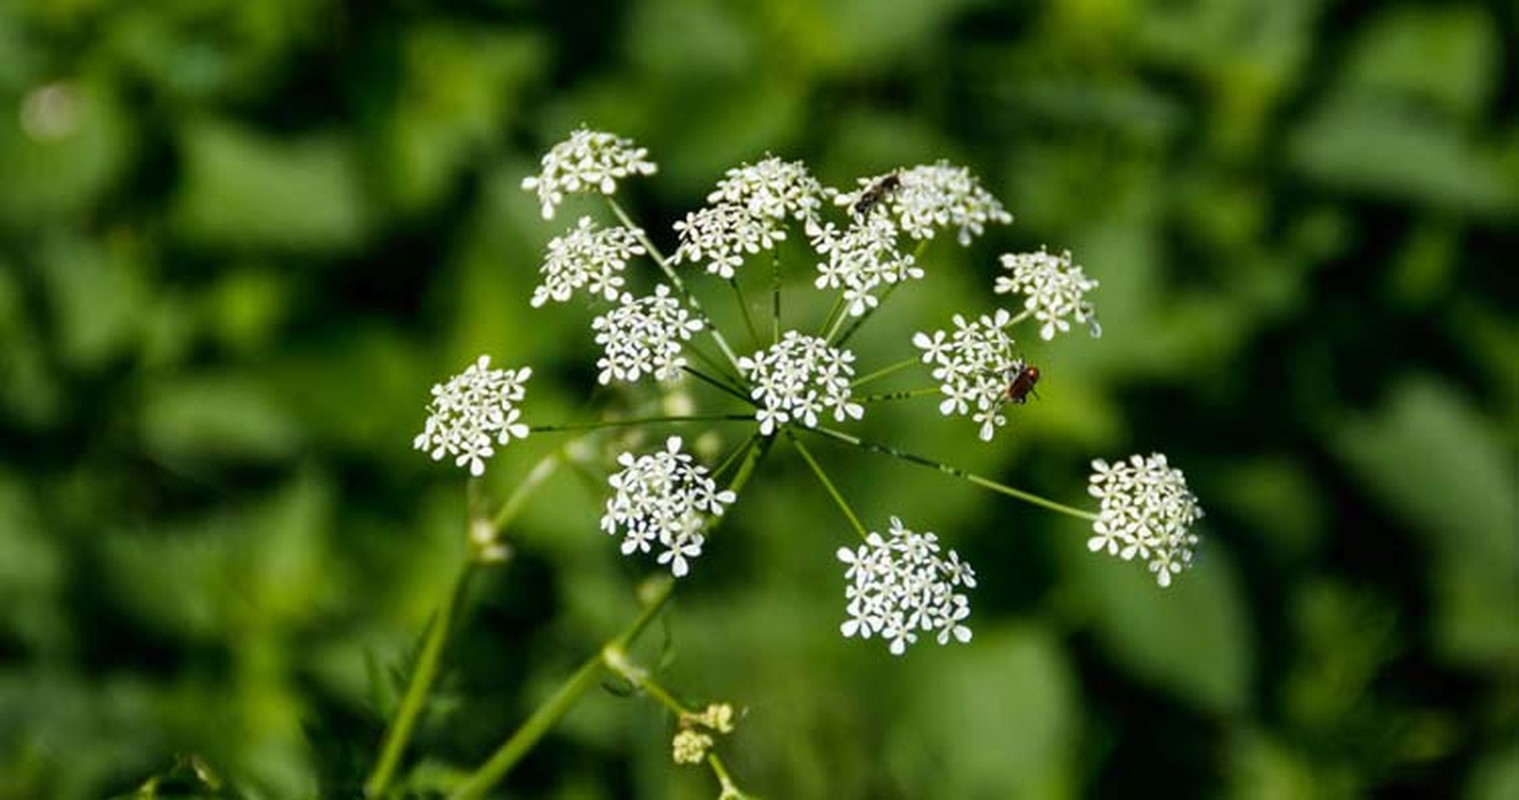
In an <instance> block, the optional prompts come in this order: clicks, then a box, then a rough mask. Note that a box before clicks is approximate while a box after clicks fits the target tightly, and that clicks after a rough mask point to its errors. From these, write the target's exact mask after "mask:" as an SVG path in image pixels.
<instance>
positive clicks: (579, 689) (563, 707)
mask: <svg viewBox="0 0 1519 800" xmlns="http://www.w3.org/2000/svg"><path fill="white" fill-rule="evenodd" d="M771 441H772V439H771V438H769V437H766V438H764V439H762V440H761V441H760V443H759V445H758V446H757V447H752V448H750V449H749V454H748V457H747V458H746V459H744V462H743V464H742V465H741V466H740V467H739V469H738V472H737V473H736V474H735V475H734V476H733V480H732V481H731V482H730V483H729V484H728V488H729V489H731V490H732V491H733V492H734V493H738V492H739V491H741V490H742V489H743V487H744V485H745V484H747V483H748V482H749V478H750V477H751V476H752V475H753V474H754V470H755V468H756V467H757V466H758V465H759V462H760V459H761V458H763V457H764V455H765V453H767V452H768V451H769V449H770V444H771ZM716 521H717V518H714V519H713V520H712V522H716ZM674 586H675V582H674V581H673V580H670V579H668V578H667V579H664V580H662V581H660V583H659V585H658V586H657V587H655V589H654V593H653V596H652V597H650V598H649V599H648V601H647V602H646V603H645V605H644V609H643V612H642V613H641V614H639V616H638V619H636V620H634V621H633V624H631V625H629V626H628V627H627V628H626V629H624V630H623V632H622V633H620V634H618V635H617V636H616V637H615V638H613V639H612V640H611V641H610V642H607V644H606V645H604V646H603V647H602V649H600V650H598V651H597V652H596V655H594V656H592V657H590V658H588V659H586V660H585V663H583V664H581V665H580V668H579V669H577V670H575V673H574V674H573V675H571V676H570V678H569V680H567V681H565V683H564V684H563V685H562V686H560V687H559V689H558V690H556V691H555V692H554V694H553V695H552V696H551V697H549V699H548V700H546V701H544V703H543V705H541V706H539V707H538V708H537V710H535V711H534V712H533V713H532V715H531V716H529V717H528V718H527V721H526V722H524V723H522V727H520V728H518V729H517V730H516V732H514V733H513V734H512V735H511V737H510V738H508V739H507V740H506V741H505V742H503V743H502V744H501V746H500V747H499V748H497V749H496V751H495V752H494V753H493V754H491V757H490V758H489V759H488V760H487V761H486V762H485V763H484V764H483V765H481V766H480V768H479V769H477V770H475V771H474V772H473V773H471V774H470V775H469V777H467V778H465V780H464V782H463V783H461V784H459V786H458V787H457V788H455V789H454V791H453V794H451V795H449V798H450V800H478V798H480V797H482V796H484V795H485V793H486V792H487V791H490V788H491V787H492V786H495V785H496V784H497V783H500V782H501V779H502V778H505V777H506V774H507V772H509V771H511V768H512V767H514V766H516V764H517V762H518V761H520V760H521V759H522V757H523V756H524V755H526V754H527V752H528V751H529V750H531V749H532V748H533V746H534V745H536V744H537V743H538V740H539V739H542V738H543V736H544V734H546V733H548V731H549V729H550V728H552V727H553V726H554V723H556V722H558V721H559V719H560V718H561V717H563V716H564V715H565V714H566V713H568V712H569V710H570V709H571V708H572V707H574V705H575V702H576V701H577V700H579V699H580V697H581V696H582V695H584V694H585V693H586V692H587V691H589V690H590V689H591V687H593V686H595V685H596V676H597V674H598V673H599V672H600V671H601V669H602V668H603V667H604V666H606V657H607V653H608V651H609V650H610V651H613V652H615V651H619V650H625V649H626V648H627V647H628V645H629V644H631V643H632V642H633V641H634V640H635V639H637V638H638V636H639V635H640V634H642V633H643V631H644V629H645V628H647V627H648V626H649V623H650V622H652V621H653V619H654V617H655V615H656V614H658V613H659V611H660V609H662V608H664V606H665V604H666V603H667V602H669V600H670V596H671V594H672V592H673V591H674Z"/></svg>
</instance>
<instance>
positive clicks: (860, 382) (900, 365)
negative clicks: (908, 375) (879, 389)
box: [849, 356, 921, 389]
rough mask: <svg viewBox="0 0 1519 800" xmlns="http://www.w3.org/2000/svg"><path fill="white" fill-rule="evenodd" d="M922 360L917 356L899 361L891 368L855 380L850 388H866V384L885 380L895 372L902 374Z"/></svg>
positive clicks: (884, 368)
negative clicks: (901, 372)
mask: <svg viewBox="0 0 1519 800" xmlns="http://www.w3.org/2000/svg"><path fill="white" fill-rule="evenodd" d="M920 360H921V359H919V358H918V357H917V356H913V357H911V358H904V359H902V360H901V361H898V362H897V363H895V364H892V365H891V366H888V367H882V368H880V369H878V370H876V371H875V372H872V373H870V374H869V375H866V376H864V377H863V378H855V381H854V383H851V384H849V386H850V388H851V389H858V388H860V387H861V386H864V385H865V384H867V383H870V382H871V381H873V380H877V379H879V378H884V377H886V376H887V375H890V374H892V373H894V372H900V371H902V370H904V369H907V368H908V367H910V366H912V365H913V364H916V363H918V362H919V361H920Z"/></svg>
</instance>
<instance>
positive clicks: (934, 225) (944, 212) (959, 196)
mask: <svg viewBox="0 0 1519 800" xmlns="http://www.w3.org/2000/svg"><path fill="white" fill-rule="evenodd" d="M892 174H895V175H896V181H895V186H894V187H893V188H890V189H888V190H887V191H884V192H881V193H880V195H881V196H880V197H879V199H878V200H877V201H876V203H875V204H874V205H873V206H872V207H871V211H872V215H873V212H874V210H875V209H884V210H885V212H886V214H887V215H888V216H890V217H892V218H893V219H895V220H896V221H897V224H898V225H900V226H901V228H902V230H904V231H906V232H907V234H908V235H909V236H911V237H912V238H914V239H931V238H933V236H934V233H935V231H936V230H937V229H938V228H942V227H955V228H959V233H958V238H959V242H960V244H961V245H969V244H970V243H971V239H972V237H975V236H980V235H981V234H982V233H983V232H985V230H986V224H987V223H988V222H999V223H1003V224H1006V223H1009V222H1012V221H1013V215H1012V214H1009V213H1007V211H1006V210H1005V209H1003V208H1002V204H1001V203H999V202H998V201H997V198H995V197H993V196H992V195H991V193H990V192H988V191H986V190H985V189H983V188H981V182H980V181H979V180H977V179H976V177H975V176H974V175H971V173H970V170H969V169H966V168H965V167H955V166H951V165H950V164H949V162H947V161H939V162H938V163H935V164H923V165H919V166H916V167H913V168H912V169H906V170H897V171H896V172H895V173H887V174H886V175H875V176H872V177H869V178H860V179H859V185H860V188H859V189H857V190H855V191H853V192H848V193H841V194H838V195H836V196H835V197H834V202H835V203H837V204H838V205H841V206H850V207H854V206H855V205H856V204H857V203H859V201H860V199H861V197H863V196H864V195H865V194H866V193H867V192H870V191H872V190H873V189H879V188H880V187H881V186H882V183H881V182H882V181H883V180H889V176H890V175H892ZM885 185H886V186H892V184H891V183H887V184H885Z"/></svg>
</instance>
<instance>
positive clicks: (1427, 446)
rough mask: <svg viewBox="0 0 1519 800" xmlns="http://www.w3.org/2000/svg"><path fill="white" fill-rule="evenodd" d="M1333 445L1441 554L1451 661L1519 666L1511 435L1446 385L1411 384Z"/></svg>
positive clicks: (1419, 380)
mask: <svg viewBox="0 0 1519 800" xmlns="http://www.w3.org/2000/svg"><path fill="white" fill-rule="evenodd" d="M1330 441H1331V442H1332V443H1333V446H1334V448H1335V450H1336V451H1337V452H1338V454H1339V456H1340V458H1341V459H1343V460H1344V462H1345V463H1346V465H1347V467H1348V468H1349V469H1350V471H1351V474H1352V475H1353V476H1354V477H1355V478H1356V479H1357V480H1359V481H1360V482H1361V483H1363V484H1364V485H1365V486H1366V487H1367V488H1368V489H1369V490H1370V491H1372V492H1374V493H1375V494H1377V495H1378V496H1379V497H1380V498H1381V499H1382V501H1383V502H1384V503H1386V504H1387V506H1388V507H1389V508H1391V509H1392V510H1393V511H1395V512H1396V513H1397V514H1399V515H1401V516H1402V517H1403V518H1404V519H1405V520H1407V522H1408V524H1409V525H1410V527H1412V528H1413V530H1414V531H1415V532H1416V533H1418V534H1420V535H1421V536H1422V537H1423V538H1424V543H1425V546H1426V547H1428V548H1429V550H1430V552H1431V553H1432V554H1433V555H1434V557H1435V558H1434V562H1433V564H1432V568H1433V571H1434V578H1435V584H1436V606H1437V618H1438V624H1437V626H1436V631H1437V635H1438V636H1439V641H1440V646H1441V649H1442V650H1443V651H1444V654H1445V656H1446V657H1447V658H1450V659H1453V660H1456V661H1460V662H1463V663H1467V664H1472V665H1486V666H1489V667H1499V666H1502V665H1507V666H1508V667H1509V668H1512V667H1513V666H1514V665H1515V664H1519V619H1515V618H1514V616H1513V614H1511V613H1508V612H1509V611H1511V610H1512V608H1513V603H1514V598H1516V597H1519V537H1515V535H1514V531H1515V530H1516V523H1519V509H1516V506H1515V502H1516V495H1515V492H1514V487H1515V486H1516V485H1519V483H1516V481H1519V476H1516V475H1515V474H1514V462H1513V458H1512V455H1511V454H1510V453H1505V451H1504V446H1503V444H1502V442H1504V441H1505V440H1504V438H1503V432H1502V431H1501V430H1499V429H1497V428H1496V427H1495V426H1494V425H1493V423H1491V422H1490V421H1489V420H1487V419H1485V418H1484V417H1482V416H1481V415H1480V414H1479V413H1478V412H1477V411H1476V410H1475V409H1473V408H1472V407H1471V405H1470V403H1469V402H1468V401H1467V399H1466V398H1465V397H1463V396H1462V395H1460V394H1458V393H1457V392H1456V391H1455V390H1454V389H1453V388H1451V387H1450V386H1449V385H1448V384H1445V383H1443V382H1440V381H1439V380H1437V379H1434V378H1431V377H1427V376H1417V377H1412V378H1409V379H1407V380H1405V381H1404V382H1403V383H1402V384H1401V385H1399V386H1398V387H1397V388H1396V389H1394V390H1393V391H1392V393H1391V394H1390V396H1389V397H1388V400H1387V402H1386V403H1385V404H1384V406H1383V408H1381V409H1380V410H1378V411H1376V412H1374V413H1372V414H1368V415H1365V416H1362V417H1359V418H1355V419H1351V420H1348V421H1347V422H1346V423H1345V424H1343V425H1342V426H1340V429H1339V430H1338V431H1336V432H1334V433H1333V434H1332V435H1331V439H1330Z"/></svg>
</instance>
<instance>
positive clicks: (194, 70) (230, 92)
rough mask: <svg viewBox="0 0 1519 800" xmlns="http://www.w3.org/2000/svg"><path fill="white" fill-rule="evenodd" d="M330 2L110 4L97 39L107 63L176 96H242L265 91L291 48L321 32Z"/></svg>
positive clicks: (167, 0) (182, 0)
mask: <svg viewBox="0 0 1519 800" xmlns="http://www.w3.org/2000/svg"><path fill="white" fill-rule="evenodd" d="M103 5H109V4H103ZM331 6H332V3H331V2H330V0H260V2H256V3H238V4H236V5H231V6H229V5H226V4H223V3H217V2H207V0H163V1H162V2H156V3H149V4H142V5H130V6H125V7H121V8H117V9H112V10H113V11H114V12H116V13H115V14H113V15H112V16H111V17H109V18H108V19H109V20H110V24H108V25H100V27H102V28H103V31H102V33H101V35H99V41H98V44H99V46H100V48H101V50H102V52H103V53H104V54H105V56H106V58H107V59H108V61H109V63H110V64H111V66H112V67H114V68H116V69H117V70H118V71H121V72H126V73H130V74H132V75H133V76H134V77H140V78H141V79H142V80H144V81H145V82H147V83H148V84H150V85H152V86H153V87H154V88H156V89H159V90H160V91H161V92H162V93H164V94H166V95H169V96H170V97H173V98H175V99H176V100H179V101H183V102H194V101H200V102H205V101H208V100H212V99H215V98H218V97H227V96H231V97H244V98H246V97H248V96H250V95H257V94H259V93H260V92H263V91H267V90H268V87H269V86H270V84H271V83H273V82H275V81H276V80H277V79H278V78H279V77H280V75H279V73H280V68H281V66H282V65H283V64H284V63H288V61H289V60H290V59H291V57H292V56H293V55H294V53H293V52H292V51H294V50H296V49H297V48H298V47H299V46H301V45H303V44H308V43H309V42H310V41H311V40H313V39H318V38H319V37H321V36H322V35H323V33H325V32H327V30H328V26H330V25H331V21H330V17H331V16H332V14H333V9H332V8H331ZM101 16H104V15H101ZM97 24H98V23H97Z"/></svg>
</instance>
